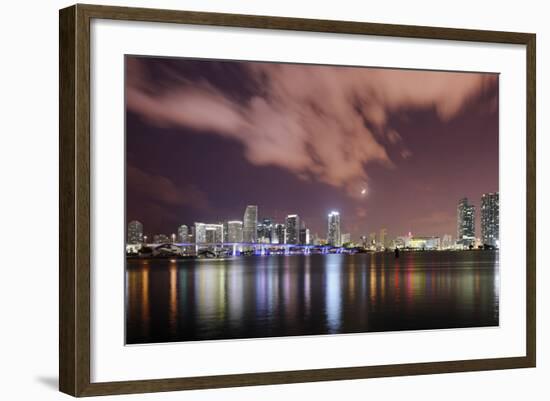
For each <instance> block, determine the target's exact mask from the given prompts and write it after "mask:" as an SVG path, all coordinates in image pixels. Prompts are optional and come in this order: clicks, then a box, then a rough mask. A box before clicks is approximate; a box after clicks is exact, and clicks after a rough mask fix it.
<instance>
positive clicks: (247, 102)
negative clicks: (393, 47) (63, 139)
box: [126, 56, 498, 240]
mask: <svg viewBox="0 0 550 401" xmlns="http://www.w3.org/2000/svg"><path fill="white" fill-rule="evenodd" d="M126 143H127V147H126V149H127V180H126V182H127V188H126V194H127V199H126V202H127V221H131V220H134V219H135V220H139V221H141V222H142V223H143V224H144V232H145V234H147V235H153V234H157V233H164V234H170V233H175V232H177V227H178V226H179V225H181V224H187V225H192V224H193V223H194V222H196V221H197V222H205V223H216V222H219V221H225V220H242V218H243V213H244V209H245V207H246V205H247V204H255V205H258V208H259V211H258V212H259V218H260V219H261V218H264V217H270V218H272V219H273V220H274V221H276V222H281V223H283V222H284V218H285V217H286V215H287V214H294V213H297V214H299V215H300V217H301V219H303V220H304V221H305V223H306V225H307V227H308V228H310V229H311V232H312V233H317V234H318V235H319V236H320V237H322V238H324V237H326V226H327V221H326V219H327V217H326V216H327V214H328V213H329V212H330V211H331V210H338V211H339V212H340V215H341V220H342V233H345V232H350V233H351V234H352V239H353V240H358V239H359V236H360V235H366V234H368V233H369V232H377V233H378V232H379V231H380V229H381V228H387V230H388V235H389V236H390V237H395V236H398V235H405V234H406V233H407V232H409V231H411V232H412V233H413V235H443V234H451V235H452V236H453V238H454V237H455V236H456V205H457V202H458V200H459V199H460V198H461V197H464V196H466V197H468V198H469V199H470V200H471V202H473V203H474V204H475V205H476V208H477V210H476V213H477V214H478V218H477V224H476V225H477V227H476V231H477V233H478V236H479V232H480V227H479V206H480V198H481V195H482V194H483V193H485V192H494V191H498V75H496V74H483V73H458V72H439V71H414V70H399V69H381V68H365V67H340V66H319V65H300V64H278V63H260V62H246V61H244V62H243V61H215V60H212V61H210V60H190V59H179V58H157V57H135V56H127V57H126Z"/></svg>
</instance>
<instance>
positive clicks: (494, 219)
mask: <svg viewBox="0 0 550 401" xmlns="http://www.w3.org/2000/svg"><path fill="white" fill-rule="evenodd" d="M498 210H499V207H498V192H493V193H487V194H483V195H482V196H481V239H482V241H483V245H490V246H494V247H497V248H498V247H499V239H498V236H499V217H498V216H499V213H498Z"/></svg>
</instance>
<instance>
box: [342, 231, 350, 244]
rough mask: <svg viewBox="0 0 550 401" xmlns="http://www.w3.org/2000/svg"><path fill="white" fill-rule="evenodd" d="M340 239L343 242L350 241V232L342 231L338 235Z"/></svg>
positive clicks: (347, 242)
mask: <svg viewBox="0 0 550 401" xmlns="http://www.w3.org/2000/svg"><path fill="white" fill-rule="evenodd" d="M340 239H341V241H342V245H343V244H349V243H350V242H351V234H350V233H344V234H342V235H341V236H340Z"/></svg>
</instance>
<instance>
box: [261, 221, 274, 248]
mask: <svg viewBox="0 0 550 401" xmlns="http://www.w3.org/2000/svg"><path fill="white" fill-rule="evenodd" d="M272 231H273V222H272V221H271V219H269V218H264V219H263V220H262V222H261V223H258V234H257V235H258V237H257V238H258V242H259V243H261V244H271V241H272V236H273V233H272Z"/></svg>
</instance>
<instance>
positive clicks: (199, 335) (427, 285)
mask: <svg viewBox="0 0 550 401" xmlns="http://www.w3.org/2000/svg"><path fill="white" fill-rule="evenodd" d="M498 283H499V270H498V252H493V251H468V252H411V253H407V252H404V253H402V254H401V257H400V258H398V259H395V257H394V255H393V253H375V254H356V255H342V254H338V255H330V254H329V255H317V254H312V255H292V256H284V255H279V256H247V257H236V258H230V259H200V260H148V261H143V260H128V266H127V269H126V324H127V327H126V337H127V338H126V340H127V343H128V344H138V343H155V342H171V341H191V340H213V339H234V338H256V337H272V336H295V335H316V334H336V333H357V332H372V331H395V330H420V329H440V328H459V327H481V326H497V325H498V324H499V319H498V317H499V285H498Z"/></svg>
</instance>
